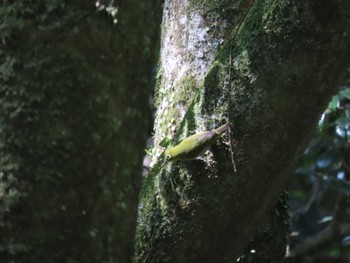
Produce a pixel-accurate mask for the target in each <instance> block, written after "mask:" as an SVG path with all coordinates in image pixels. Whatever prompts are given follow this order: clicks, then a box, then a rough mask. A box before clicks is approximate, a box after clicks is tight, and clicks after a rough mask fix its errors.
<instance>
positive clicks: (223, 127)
mask: <svg viewBox="0 0 350 263" xmlns="http://www.w3.org/2000/svg"><path fill="white" fill-rule="evenodd" d="M229 125H230V124H229V123H226V124H224V125H222V126H220V127H219V128H216V129H215V130H214V131H215V133H216V134H218V135H220V134H221V133H223V132H225V131H227V130H228V127H229Z"/></svg>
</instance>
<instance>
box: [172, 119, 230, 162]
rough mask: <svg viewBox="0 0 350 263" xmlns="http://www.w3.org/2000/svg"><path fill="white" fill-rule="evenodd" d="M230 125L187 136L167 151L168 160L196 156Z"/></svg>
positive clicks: (187, 158)
mask: <svg viewBox="0 0 350 263" xmlns="http://www.w3.org/2000/svg"><path fill="white" fill-rule="evenodd" d="M228 127H229V124H228V123H226V124H224V125H222V126H220V127H219V128H217V129H214V130H212V131H203V132H199V133H196V134H194V135H191V136H189V137H187V138H185V139H184V140H183V141H181V142H180V143H179V144H178V145H176V146H175V147H173V148H170V149H168V150H167V151H166V152H165V154H166V159H167V161H176V160H189V159H193V158H196V157H197V156H199V155H201V154H203V153H204V152H205V151H207V150H208V149H209V148H210V146H212V144H213V143H214V142H215V140H216V139H217V138H218V136H219V135H220V134H222V133H223V132H225V131H227V130H228Z"/></svg>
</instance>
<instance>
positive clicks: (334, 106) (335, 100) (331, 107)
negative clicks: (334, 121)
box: [328, 95, 339, 111]
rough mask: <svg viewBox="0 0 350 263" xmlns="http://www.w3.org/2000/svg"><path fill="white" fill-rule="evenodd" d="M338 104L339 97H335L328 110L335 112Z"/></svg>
mask: <svg viewBox="0 0 350 263" xmlns="http://www.w3.org/2000/svg"><path fill="white" fill-rule="evenodd" d="M338 104H339V96H338V95H335V96H333V98H332V100H331V102H330V103H329V104H328V109H330V110H332V111H335V110H336V109H337V106H338Z"/></svg>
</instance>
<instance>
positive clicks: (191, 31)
mask: <svg viewBox="0 0 350 263" xmlns="http://www.w3.org/2000/svg"><path fill="white" fill-rule="evenodd" d="M253 2H254V3H253ZM251 4H252V6H251V8H250V5H251ZM349 11H350V2H349V1H344V0H336V1H325V0H322V1H319V0H308V1H305V0H303V1H301V0H294V1H287V0H278V1H274V0H269V1H258V0H256V1H252V0H247V1H232V0H231V1H217V0H216V1H194V0H193V1H190V0H185V1H166V2H165V6H164V13H163V27H162V40H161V41H162V47H161V61H160V69H159V74H158V85H157V90H156V99H155V101H156V107H157V114H156V123H155V146H154V149H153V152H152V153H153V159H154V166H153V169H152V170H151V172H150V174H149V175H148V177H147V178H146V179H145V182H144V184H143V189H142V190H141V204H140V211H139V226H138V231H137V259H138V262H142V263H144V262H215V263H216V262H234V260H236V259H237V257H238V256H240V255H241V254H242V253H244V251H246V250H247V249H248V247H249V242H250V240H251V238H252V237H253V236H254V235H256V233H257V232H259V231H258V227H259V226H261V225H262V224H263V223H264V222H265V221H266V220H268V221H271V220H269V218H271V216H268V213H269V211H271V209H273V207H274V205H275V204H276V203H277V200H278V197H279V195H280V194H281V192H282V191H283V190H284V188H285V185H286V182H287V180H288V178H289V177H290V176H291V175H292V174H293V170H294V168H295V165H296V161H297V159H298V157H299V156H300V155H301V154H302V152H303V149H304V147H305V145H306V143H307V142H308V141H309V137H310V135H311V133H312V131H313V130H314V129H315V126H316V124H317V121H318V120H319V118H320V115H321V113H322V112H323V110H324V109H325V107H326V104H327V102H328V101H329V99H330V97H331V95H332V93H333V92H334V91H335V90H336V89H337V88H338V87H339V84H340V81H341V77H342V76H343V74H344V73H345V71H346V69H347V67H348V65H349V61H348V57H349V55H350V48H349V47H350V34H349V32H348V31H349V28H350V20H349V17H348V14H349ZM241 21H242V24H240V22H241ZM236 33H237V35H236ZM230 57H231V58H232V61H230ZM228 121H230V122H231V125H232V127H233V129H232V131H231V133H230V136H227V135H225V136H223V137H222V138H221V139H219V140H218V141H217V143H216V144H215V145H214V146H213V147H212V148H211V153H210V154H209V155H207V156H205V157H204V161H203V160H191V161H182V162H180V161H179V162H174V163H166V164H163V162H164V156H163V155H162V152H163V151H164V148H162V147H161V146H160V144H163V143H164V142H166V141H168V138H170V141H171V142H172V143H171V144H172V145H174V144H176V142H178V141H180V140H181V139H183V138H184V137H186V136H187V135H189V134H190V133H192V132H195V131H200V130H210V129H213V128H216V127H217V126H219V124H222V123H225V122H228ZM230 137H232V139H231V140H230V139H229V138H230ZM230 143H233V144H234V147H233V155H234V157H235V162H236V164H237V172H236V173H235V172H234V168H233V162H232V161H231V151H230V147H229V144H230ZM279 221H280V222H279V223H278V224H281V223H283V222H286V217H283V216H281V218H280V219H279ZM276 233H278V235H279V236H278V237H276V239H278V240H282V238H281V235H284V234H285V233H284V232H283V231H277V232H276ZM281 242H283V241H281ZM279 247H281V249H282V248H283V247H284V246H283V244H282V245H280V246H279ZM265 252H266V248H265ZM257 253H259V251H257ZM275 255H276V254H275V250H272V249H271V254H270V259H266V256H264V257H263V258H264V260H266V262H279V261H280V260H283V258H281V257H279V258H276V257H275ZM280 255H282V257H283V255H284V251H281V253H280ZM257 258H259V257H257ZM260 258H261V257H260ZM256 262H259V261H256Z"/></svg>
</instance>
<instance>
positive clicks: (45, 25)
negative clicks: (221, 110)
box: [0, 0, 161, 263]
mask: <svg viewBox="0 0 350 263" xmlns="http://www.w3.org/2000/svg"><path fill="white" fill-rule="evenodd" d="M65 2H66V3H65ZM97 2H99V3H100V5H98V8H99V9H100V12H97V9H96V7H95V1H86V0H79V1H78V0H76V1H2V3H1V4H0V12H1V14H0V17H1V21H0V23H1V32H0V62H1V65H0V107H1V110H0V136H1V142H0V167H1V168H0V169H1V171H0V179H1V181H0V231H1V233H0V236H1V241H0V258H1V262H16V263H17V262H26V263H28V262H45V263H48V262H71V263H73V262H93V263H96V262H118V263H119V262H131V259H132V256H133V247H134V234H135V228H136V213H137V203H138V191H139V184H140V180H141V164H142V157H143V152H144V150H143V149H144V146H145V137H146V133H147V119H148V118H149V111H148V108H149V106H148V96H149V88H150V82H151V70H152V67H153V65H154V63H155V58H156V56H155V54H156V53H155V51H156V48H155V47H156V46H157V42H158V27H159V24H160V18H161V11H160V8H161V3H160V1H157V0H154V1H146V2H144V1H136V0H135V1H133V0H131V1H124V2H125V3H124V2H123V1H117V2H118V3H117V4H118V8H119V12H118V13H117V16H115V13H113V12H112V13H111V12H110V14H108V12H106V10H107V11H111V10H112V11H113V9H111V8H110V9H106V7H107V6H103V5H102V3H101V1H97ZM108 2H110V1H108ZM114 11H115V9H114ZM113 19H117V21H116V20H114V22H117V23H115V24H114V25H113Z"/></svg>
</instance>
